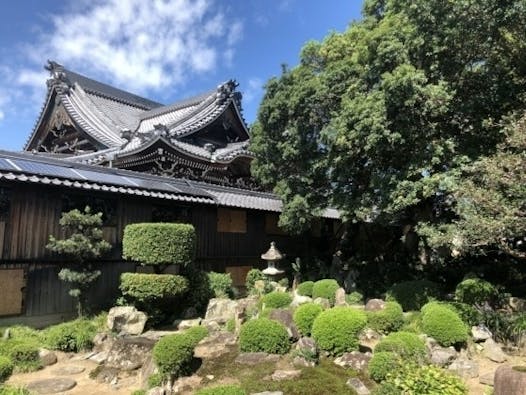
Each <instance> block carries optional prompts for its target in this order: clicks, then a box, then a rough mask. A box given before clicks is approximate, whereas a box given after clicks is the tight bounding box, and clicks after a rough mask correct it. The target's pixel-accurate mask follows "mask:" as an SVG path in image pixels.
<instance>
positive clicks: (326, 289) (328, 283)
mask: <svg viewBox="0 0 526 395" xmlns="http://www.w3.org/2000/svg"><path fill="white" fill-rule="evenodd" d="M338 288H340V285H339V284H338V282H337V281H336V280H333V279H325V280H320V281H316V282H315V283H314V285H313V286H312V297H313V298H314V299H316V298H325V299H329V301H330V302H331V305H334V298H335V296H336V291H337V290H338Z"/></svg>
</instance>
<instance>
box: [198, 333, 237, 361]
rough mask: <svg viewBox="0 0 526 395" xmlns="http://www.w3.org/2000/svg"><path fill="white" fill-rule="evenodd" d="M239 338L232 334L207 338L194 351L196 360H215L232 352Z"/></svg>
mask: <svg viewBox="0 0 526 395" xmlns="http://www.w3.org/2000/svg"><path fill="white" fill-rule="evenodd" d="M236 342H237V337H236V335H234V334H233V333H230V332H218V333H215V334H213V335H211V336H207V337H205V338H204V339H203V340H201V341H200V342H199V344H198V345H197V346H196V347H195V349H194V355H195V357H196V358H201V359H213V358H218V357H220V356H221V355H223V354H226V353H228V352H230V351H231V349H232V346H234V345H235V344H236Z"/></svg>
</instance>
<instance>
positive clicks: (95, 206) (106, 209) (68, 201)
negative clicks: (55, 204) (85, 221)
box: [62, 194, 117, 226]
mask: <svg viewBox="0 0 526 395" xmlns="http://www.w3.org/2000/svg"><path fill="white" fill-rule="evenodd" d="M86 206H89V207H90V209H91V212H92V213H102V225H103V226H116V225H117V200H116V199H113V198H112V199H102V198H99V197H93V196H86V195H80V194H67V195H63V196H62V212H63V213H67V212H68V211H71V210H74V209H77V210H80V211H84V209H85V208H86Z"/></svg>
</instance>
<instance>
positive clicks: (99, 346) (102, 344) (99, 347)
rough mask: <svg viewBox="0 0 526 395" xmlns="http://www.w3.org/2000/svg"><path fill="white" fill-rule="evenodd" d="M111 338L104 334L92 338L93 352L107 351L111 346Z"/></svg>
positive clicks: (100, 333)
mask: <svg viewBox="0 0 526 395" xmlns="http://www.w3.org/2000/svg"><path fill="white" fill-rule="evenodd" d="M113 340H114V338H113V336H108V334H107V333H105V332H99V333H97V334H96V335H95V336H94V337H93V351H95V352H99V351H109V350H110V349H111V346H112V345H113Z"/></svg>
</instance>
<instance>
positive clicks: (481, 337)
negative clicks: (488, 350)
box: [471, 324, 493, 342]
mask: <svg viewBox="0 0 526 395" xmlns="http://www.w3.org/2000/svg"><path fill="white" fill-rule="evenodd" d="M471 335H472V336H473V340H474V341H476V342H483V341H485V340H488V339H491V337H492V336H493V334H492V333H491V331H490V330H489V329H488V327H487V326H486V325H484V324H481V325H477V326H472V327H471Z"/></svg>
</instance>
